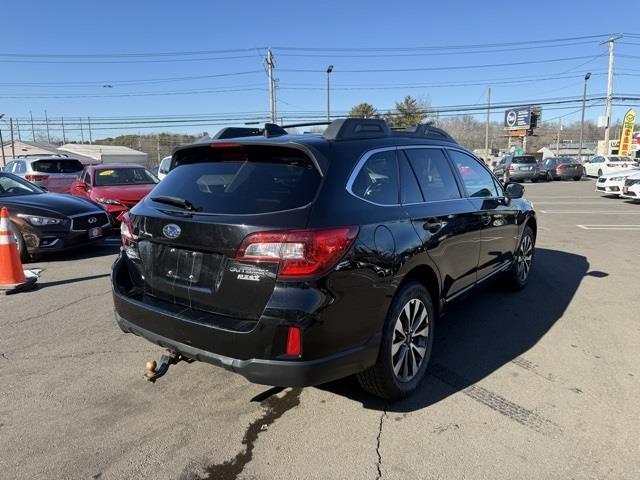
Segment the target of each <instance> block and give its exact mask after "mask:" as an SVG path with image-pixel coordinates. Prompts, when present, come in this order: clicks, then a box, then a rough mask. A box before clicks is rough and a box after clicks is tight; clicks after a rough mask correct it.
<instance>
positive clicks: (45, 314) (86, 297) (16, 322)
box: [7, 289, 111, 327]
mask: <svg viewBox="0 0 640 480" xmlns="http://www.w3.org/2000/svg"><path fill="white" fill-rule="evenodd" d="M108 293H111V289H109V290H106V291H104V292H101V293H96V294H93V295H87V296H85V297H82V298H79V299H78V300H74V301H72V302H69V303H65V304H64V305H61V306H60V307H58V308H54V309H53V310H48V311H47V312H44V313H41V314H38V315H32V316H30V317H25V318H22V319H20V320H17V321H15V322H12V323H9V324H7V326H9V327H13V326H15V325H19V324H21V323H24V322H29V321H31V320H36V319H39V318H43V317H46V316H48V315H50V314H52V313H55V312H59V311H61V310H64V309H66V308H69V307H71V306H72V305H77V304H78V303H80V302H84V301H85V300H88V299H90V298H95V297H102V296H103V295H107V294H108Z"/></svg>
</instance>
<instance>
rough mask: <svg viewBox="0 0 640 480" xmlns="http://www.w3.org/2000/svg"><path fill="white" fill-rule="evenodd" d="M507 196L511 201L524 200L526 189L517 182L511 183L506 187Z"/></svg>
mask: <svg viewBox="0 0 640 480" xmlns="http://www.w3.org/2000/svg"><path fill="white" fill-rule="evenodd" d="M504 193H505V196H506V197H507V198H508V199H510V200H513V199H516V198H522V196H523V195H524V187H523V186H522V185H520V184H519V183H516V182H509V183H507V184H506V185H505V189H504Z"/></svg>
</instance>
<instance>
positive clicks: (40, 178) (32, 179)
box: [24, 173, 49, 182]
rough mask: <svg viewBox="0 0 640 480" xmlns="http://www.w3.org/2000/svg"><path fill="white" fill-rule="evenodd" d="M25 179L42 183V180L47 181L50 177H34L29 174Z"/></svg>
mask: <svg viewBox="0 0 640 480" xmlns="http://www.w3.org/2000/svg"><path fill="white" fill-rule="evenodd" d="M24 178H25V179H27V180H29V181H30V182H41V181H42V180H46V179H47V178H49V175H33V174H30V173H29V174H27V175H25V176H24Z"/></svg>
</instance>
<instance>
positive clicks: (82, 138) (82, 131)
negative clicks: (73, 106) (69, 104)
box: [80, 117, 84, 145]
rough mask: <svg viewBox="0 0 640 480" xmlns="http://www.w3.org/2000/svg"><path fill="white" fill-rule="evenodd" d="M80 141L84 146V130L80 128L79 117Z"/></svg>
mask: <svg viewBox="0 0 640 480" xmlns="http://www.w3.org/2000/svg"><path fill="white" fill-rule="evenodd" d="M80 139H81V140H82V144H83V145H84V129H83V128H82V117H80Z"/></svg>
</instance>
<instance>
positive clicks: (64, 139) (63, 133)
mask: <svg viewBox="0 0 640 480" xmlns="http://www.w3.org/2000/svg"><path fill="white" fill-rule="evenodd" d="M60 118H61V119H62V144H63V145H64V144H65V143H67V138H66V135H65V132H64V117H60Z"/></svg>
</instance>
